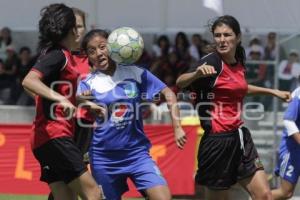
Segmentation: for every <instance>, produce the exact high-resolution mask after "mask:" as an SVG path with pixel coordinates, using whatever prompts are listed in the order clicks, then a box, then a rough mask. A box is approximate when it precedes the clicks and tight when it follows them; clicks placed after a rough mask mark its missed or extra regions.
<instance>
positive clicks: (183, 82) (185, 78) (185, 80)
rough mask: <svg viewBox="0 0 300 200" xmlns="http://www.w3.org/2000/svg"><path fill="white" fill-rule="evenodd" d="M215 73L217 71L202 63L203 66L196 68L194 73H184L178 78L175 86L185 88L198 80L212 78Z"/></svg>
mask: <svg viewBox="0 0 300 200" xmlns="http://www.w3.org/2000/svg"><path fill="white" fill-rule="evenodd" d="M216 73H217V71H216V70H215V68H214V67H213V66H211V65H206V63H204V64H203V65H200V66H199V67H197V69H196V70H195V71H194V72H190V73H185V74H182V75H181V76H179V77H178V79H177V81H176V85H177V86H178V87H179V88H185V87H187V86H189V85H190V84H191V83H192V82H194V81H195V80H197V79H198V78H202V77H208V76H212V75H214V74H216Z"/></svg>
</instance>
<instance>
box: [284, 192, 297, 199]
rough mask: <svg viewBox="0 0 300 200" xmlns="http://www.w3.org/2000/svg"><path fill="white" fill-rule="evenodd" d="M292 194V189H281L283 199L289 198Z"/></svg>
mask: <svg viewBox="0 0 300 200" xmlns="http://www.w3.org/2000/svg"><path fill="white" fill-rule="evenodd" d="M293 195H294V192H293V191H282V198H284V199H290V198H292V197H293Z"/></svg>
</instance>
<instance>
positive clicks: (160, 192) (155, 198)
mask: <svg viewBox="0 0 300 200" xmlns="http://www.w3.org/2000/svg"><path fill="white" fill-rule="evenodd" d="M145 192H146V195H147V197H148V199H149V200H171V199H172V197H171V193H170V190H169V188H168V187H167V186H165V185H159V186H155V187H152V188H149V189H147V190H146V191H145Z"/></svg>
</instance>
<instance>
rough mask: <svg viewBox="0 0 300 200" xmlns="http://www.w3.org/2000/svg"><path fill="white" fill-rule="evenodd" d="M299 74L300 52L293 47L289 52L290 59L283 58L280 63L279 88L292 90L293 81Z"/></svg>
mask: <svg viewBox="0 0 300 200" xmlns="http://www.w3.org/2000/svg"><path fill="white" fill-rule="evenodd" d="M299 74H300V65H299V52H298V51H297V50H295V49H292V50H291V51H290V53H289V56H288V59H287V60H282V61H281V62H280V64H279V69H278V78H279V89H281V90H292V89H293V88H292V83H293V81H294V80H295V78H296V77H298V75H299Z"/></svg>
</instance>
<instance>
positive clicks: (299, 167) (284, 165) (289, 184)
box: [272, 87, 300, 200]
mask: <svg viewBox="0 0 300 200" xmlns="http://www.w3.org/2000/svg"><path fill="white" fill-rule="evenodd" d="M275 173H276V175H278V176H280V180H281V184H280V187H279V188H277V189H275V190H272V195H273V198H274V199H275V200H276V199H289V198H291V197H292V196H293V193H294V190H295V187H296V184H297V182H298V178H299V176H300V87H298V88H297V89H296V90H294V92H293V93H292V101H291V102H290V103H289V105H288V108H287V110H286V111H285V115H284V130H283V135H282V139H281V142H280V145H279V161H278V165H277V167H276V170H275Z"/></svg>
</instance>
